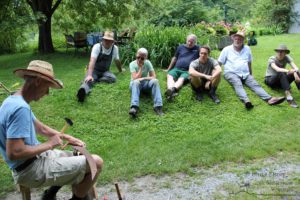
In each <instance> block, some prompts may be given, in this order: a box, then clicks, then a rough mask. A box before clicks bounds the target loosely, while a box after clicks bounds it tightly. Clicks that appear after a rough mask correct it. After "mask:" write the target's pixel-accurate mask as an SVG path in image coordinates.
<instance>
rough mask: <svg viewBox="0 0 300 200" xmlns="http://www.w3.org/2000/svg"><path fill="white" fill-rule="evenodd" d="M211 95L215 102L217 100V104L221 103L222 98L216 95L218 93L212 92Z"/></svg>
mask: <svg viewBox="0 0 300 200" xmlns="http://www.w3.org/2000/svg"><path fill="white" fill-rule="evenodd" d="M209 97H210V98H211V99H212V100H213V102H215V103H216V104H219V103H220V102H221V101H220V99H218V97H217V96H216V94H211V95H209Z"/></svg>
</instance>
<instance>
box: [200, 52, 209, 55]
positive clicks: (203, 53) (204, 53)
mask: <svg viewBox="0 0 300 200" xmlns="http://www.w3.org/2000/svg"><path fill="white" fill-rule="evenodd" d="M200 55H208V53H206V52H200Z"/></svg>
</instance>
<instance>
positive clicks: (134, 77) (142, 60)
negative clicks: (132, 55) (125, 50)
mask: <svg viewBox="0 0 300 200" xmlns="http://www.w3.org/2000/svg"><path fill="white" fill-rule="evenodd" d="M147 58H148V51H147V49H145V48H140V49H139V50H138V51H137V53H136V60H134V61H132V62H131V63H130V65H129V68H130V73H131V81H130V90H131V106H130V110H129V114H130V115H131V116H132V117H133V118H135V117H137V113H138V110H139V98H140V92H151V94H152V97H153V102H154V111H155V113H156V114H158V115H159V116H161V115H163V112H162V105H163V104H162V97H161V92H160V87H159V83H158V80H157V79H156V74H155V71H154V68H153V66H152V64H151V62H150V60H148V59H147Z"/></svg>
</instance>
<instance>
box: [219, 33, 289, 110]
mask: <svg viewBox="0 0 300 200" xmlns="http://www.w3.org/2000/svg"><path fill="white" fill-rule="evenodd" d="M232 39H233V44H232V45H230V46H227V47H225V48H224V49H223V50H222V52H221V54H220V56H219V59H218V62H219V63H220V64H223V65H224V78H225V79H226V80H227V81H228V82H229V83H230V84H231V85H232V86H233V87H234V89H235V92H236V94H237V96H238V97H239V98H240V100H241V101H242V102H243V103H244V104H245V107H246V109H252V108H253V104H252V103H251V101H250V99H249V98H248V96H247V93H246V91H245V89H244V87H243V84H245V85H247V86H248V87H249V88H250V89H251V90H252V91H253V92H255V93H256V94H257V95H258V96H259V97H260V98H261V99H263V100H264V101H266V102H267V103H268V104H269V105H275V104H280V103H282V102H283V101H284V100H285V98H284V97H272V96H270V95H269V94H268V93H267V92H266V91H265V90H264V89H263V88H262V87H261V86H260V85H259V84H258V83H257V82H256V80H255V79H254V77H253V76H252V68H251V63H252V53H251V50H250V48H249V46H247V45H244V39H245V33H244V32H242V31H238V32H237V33H236V34H234V35H233V36H232Z"/></svg>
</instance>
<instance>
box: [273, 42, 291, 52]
mask: <svg viewBox="0 0 300 200" xmlns="http://www.w3.org/2000/svg"><path fill="white" fill-rule="evenodd" d="M274 51H285V52H286V53H287V54H289V53H290V50H289V49H288V48H287V46H286V45H284V44H280V45H279V46H278V47H277V48H276V49H274Z"/></svg>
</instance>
